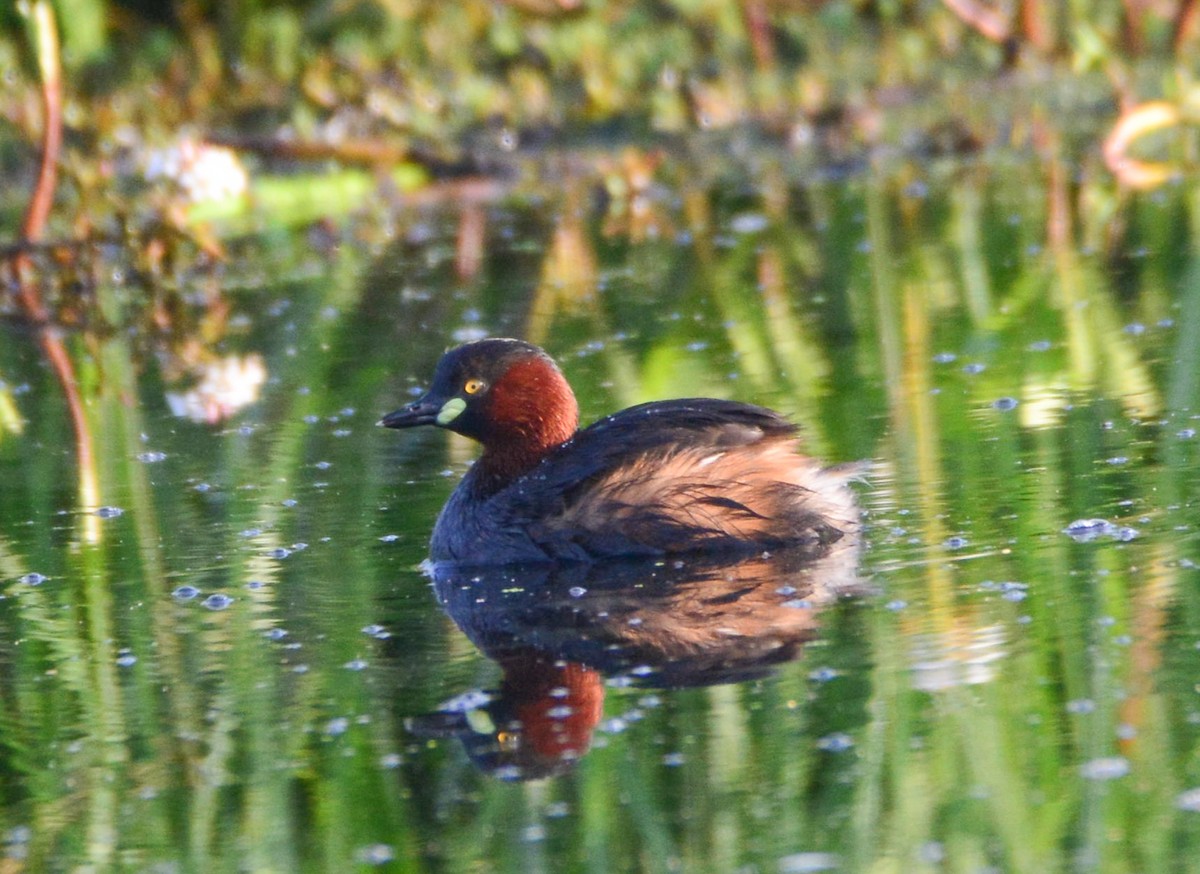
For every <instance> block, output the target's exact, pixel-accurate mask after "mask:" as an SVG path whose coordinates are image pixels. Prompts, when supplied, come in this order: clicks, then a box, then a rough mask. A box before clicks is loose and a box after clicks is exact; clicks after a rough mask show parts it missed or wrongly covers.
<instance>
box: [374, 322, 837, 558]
mask: <svg viewBox="0 0 1200 874" xmlns="http://www.w3.org/2000/svg"><path fill="white" fill-rule="evenodd" d="M578 423H579V407H578V404H577V403H576V401H575V395H574V393H573V392H572V391H571V387H570V386H569V385H568V384H567V381H566V379H565V378H564V377H563V375H562V372H561V371H560V370H559V369H558V366H557V365H556V364H555V363H554V361H553V359H551V358H550V356H549V355H547V354H546V353H545V352H544V351H542V350H541V349H539V348H538V347H537V346H533V345H531V344H529V343H525V342H522V341H520V340H504V339H488V340H479V341H476V342H473V343H467V344H465V345H463V346H459V347H457V348H455V349H451V350H450V351H449V352H447V353H446V354H445V355H443V356H442V359H441V360H440V361H439V362H438V365H437V369H436V370H435V371H434V375H433V385H432V386H431V387H430V388H429V391H428V392H426V393H425V395H424V396H423V397H421V398H420V399H418V400H416V401H414V402H413V403H411V404H409V405H408V406H406V407H403V408H402V409H399V410H396V411H395V412H394V413H389V414H388V415H387V416H385V417H384V418H383V419H382V420H381V421H380V423H379V424H380V425H383V426H385V427H388V428H411V427H414V426H416V425H437V426H438V427H441V428H446V429H447V430H450V431H454V432H456V433H458V434H462V435H464V436H467V437H471V438H473V439H475V440H477V441H479V442H480V443H482V444H483V454H482V455H481V456H480V458H479V460H478V461H477V462H476V463H475V464H474V465H473V466H472V467H471V469H470V470H469V471H468V472H467V475H466V476H465V477H463V480H462V482H460V483H459V484H458V487H457V488H456V489H455V490H454V493H453V494H452V495H451V496H450V499H449V501H447V502H446V506H445V507H443V508H442V512H441V514H440V515H439V516H438V520H437V523H436V524H435V526H434V529H433V539H432V541H431V543H430V557H431V558H432V559H433V560H434V561H460V562H466V563H472V564H510V563H520V562H530V561H534V562H536V561H558V560H581V561H590V560H596V559H601V558H609V557H615V556H636V555H665V554H676V553H687V552H718V551H721V552H735V551H740V552H746V553H750V552H759V551H762V550H769V549H776V548H784V547H792V548H795V547H799V548H801V549H805V550H810V551H811V552H812V554H813V555H814V556H815V555H819V554H821V553H822V552H824V551H825V550H826V548H827V547H828V546H829V545H830V544H832V543H833V542H835V541H837V540H838V539H840V538H841V537H842V536H843V535H845V534H847V533H850V532H853V531H856V530H857V527H858V510H857V506H856V504H855V501H854V495H853V493H852V492H851V490H850V489H849V488H848V487H847V481H848V480H849V479H852V478H853V477H854V476H855V474H856V471H857V467H856V466H854V465H851V466H842V467H835V468H822V467H821V466H820V465H819V464H818V463H817V462H816V461H814V460H813V459H810V458H806V457H805V456H803V455H800V454H798V453H797V452H796V445H795V444H796V441H795V436H796V427H795V426H794V425H793V424H792V423H791V422H789V421H788V420H787V419H785V418H784V417H783V416H781V415H780V414H778V413H776V412H773V411H771V410H768V409H765V408H763V407H757V406H753V405H751V404H743V403H738V402H736V401H724V400H715V399H712V398H690V399H682V400H670V401H654V402H651V403H646V404H639V405H638V406H635V407H630V408H629V409H627V410H623V411H621V412H619V413H614V414H613V415H611V416H608V417H606V418H604V419H601V420H600V421H598V422H596V423H595V424H593V425H591V426H589V427H587V428H584V429H582V430H576V428H577V425H578Z"/></svg>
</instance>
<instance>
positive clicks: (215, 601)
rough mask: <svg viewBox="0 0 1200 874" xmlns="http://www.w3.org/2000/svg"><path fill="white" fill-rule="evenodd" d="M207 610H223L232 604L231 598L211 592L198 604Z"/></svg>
mask: <svg viewBox="0 0 1200 874" xmlns="http://www.w3.org/2000/svg"><path fill="white" fill-rule="evenodd" d="M200 603H201V604H203V605H204V606H205V607H207V608H208V609H209V610H224V609H225V608H226V607H228V606H229V605H230V604H232V603H233V598H231V597H229V596H228V595H225V594H223V593H221V592H213V593H212V594H211V595H209V596H208V597H207V598H205V599H204V600H203V601H201V602H200Z"/></svg>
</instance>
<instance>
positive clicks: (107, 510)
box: [94, 507, 125, 519]
mask: <svg viewBox="0 0 1200 874" xmlns="http://www.w3.org/2000/svg"><path fill="white" fill-rule="evenodd" d="M124 512H125V511H124V510H122V509H121V508H120V507H100V508H98V509H97V510H96V511H95V514H94V515H96V516H99V517H100V518H101V519H115V518H117V517H118V516H120V515H122V514H123V513H124Z"/></svg>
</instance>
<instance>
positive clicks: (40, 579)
mask: <svg viewBox="0 0 1200 874" xmlns="http://www.w3.org/2000/svg"><path fill="white" fill-rule="evenodd" d="M48 579H50V578H49V577H48V576H46V575H45V574H39V573H38V572H37V571H33V572H31V573H27V574H25V575H24V576H20V577H17V582H18V583H24V584H25V585H27V586H40V585H41V584H42V583H44V582H46V580H48Z"/></svg>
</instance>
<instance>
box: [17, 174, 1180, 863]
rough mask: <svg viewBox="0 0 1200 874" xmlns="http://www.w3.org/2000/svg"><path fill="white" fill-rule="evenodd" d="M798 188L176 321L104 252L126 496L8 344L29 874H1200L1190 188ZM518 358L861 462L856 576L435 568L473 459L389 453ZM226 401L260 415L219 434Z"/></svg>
mask: <svg viewBox="0 0 1200 874" xmlns="http://www.w3.org/2000/svg"><path fill="white" fill-rule="evenodd" d="M782 160H783V166H784V167H785V170H784V171H783V172H776V171H775V170H766V171H762V172H760V173H751V174H750V177H749V178H746V177H744V176H739V177H733V176H728V175H722V174H721V173H717V172H712V173H708V172H705V170H704V169H703V168H701V169H696V168H689V167H688V166H687V165H686V164H683V165H680V166H681V168H682V169H674V170H668V171H664V172H666V174H667V178H668V179H669V180H670V182H669V184H664V185H663V186H662V188H661V189H653V190H651V191H649V192H648V193H646V194H645V198H646V199H645V202H643V203H641V205H640V207H639V209H640V210H641V211H640V212H637V211H635V212H630V213H625V212H622V211H621V210H619V209H618V208H617V206H615V205H614V204H612V203H609V202H606V201H605V200H604V199H603V198H599V197H593V196H592V194H591V188H590V187H589V186H590V184H591V183H590V182H589V181H588V180H586V179H585V180H583V181H571V182H569V184H565V185H563V186H561V187H559V188H556V189H552V190H551V191H549V192H547V191H544V190H543V191H539V192H537V193H536V194H534V195H531V194H530V193H529V192H521V191H518V192H517V193H515V194H514V195H513V196H512V197H505V198H501V199H498V200H495V201H488V202H486V203H484V204H483V205H474V206H472V207H470V209H471V210H475V212H470V211H469V210H468V211H466V212H464V211H460V210H458V209H448V208H447V209H443V208H433V209H415V208H414V209H412V210H409V211H401V212H400V213H399V214H397V215H393V216H390V217H389V219H388V220H389V221H390V222H392V223H393V226H392V227H391V228H390V229H389V230H386V231H385V230H381V228H380V227H378V225H377V224H375V223H374V220H373V219H362V220H360V221H361V222H362V223H361V224H356V223H355V222H347V223H346V224H345V225H339V226H336V227H324V228H319V229H317V230H316V231H312V232H296V233H292V232H287V233H284V232H277V233H274V234H271V235H268V236H265V237H251V238H247V239H245V240H243V241H241V242H240V243H238V244H236V245H234V246H231V249H230V253H229V258H228V260H227V261H226V262H225V263H224V264H223V265H221V266H219V267H208V268H205V267H202V266H201V267H197V268H196V269H195V270H194V271H192V272H188V273H184V274H182V275H180V276H179V277H177V278H176V279H175V280H174V281H175V282H176V283H177V284H176V285H175V286H174V289H173V292H172V293H175V294H178V295H179V296H180V299H181V300H183V301H184V302H185V304H186V307H184V309H183V310H182V311H181V314H180V315H178V316H176V320H175V322H174V323H173V324H172V325H171V329H170V330H162V331H156V330H154V329H153V328H151V327H149V326H148V325H147V323H146V322H144V321H143V322H139V321H137V319H136V318H132V317H131V318H132V321H131V322H130V323H129V324H131V325H133V327H132V328H128V327H126V326H125V323H124V322H123V321H122V320H121V318H119V317H115V316H113V315H112V314H113V312H114V309H113V308H114V307H116V308H118V309H120V308H121V307H123V306H124V307H128V308H129V309H131V310H132V309H135V307H134V305H133V303H132V302H134V301H137V300H138V299H139V295H141V294H143V289H142V287H141V286H139V285H137V284H136V280H137V277H136V275H133V274H131V272H130V271H128V270H126V269H125V265H123V264H122V262H121V259H120V257H119V256H118V257H116V259H115V260H116V263H115V264H107V262H106V269H105V270H104V271H103V272H102V274H101V278H100V281H99V282H98V284H97V286H96V288H95V289H93V290H92V292H91V293H94V295H95V297H96V301H97V305H98V306H100V307H101V308H102V310H103V311H104V312H105V313H107V314H108V315H109V319H110V321H108V322H106V323H104V324H90V325H88V326H87V327H85V328H72V329H70V330H69V331H68V333H67V339H68V344H69V348H70V350H71V352H72V355H73V358H74V360H75V361H76V363H77V367H78V368H79V371H80V379H81V383H82V386H83V390H84V393H85V397H86V399H87V404H88V420H89V422H90V424H91V428H92V433H93V438H94V442H95V446H96V448H97V453H96V454H97V472H96V473H97V479H98V483H99V501H97V502H96V503H95V505H89V506H82V507H81V506H80V503H79V498H78V495H79V490H78V471H77V467H76V463H75V452H74V442H73V438H72V431H71V427H70V424H69V421H68V418H67V414H66V410H65V408H64V404H63V400H62V395H61V392H60V391H59V389H58V386H57V385H56V383H55V381H54V378H53V376H52V374H51V373H50V371H49V370H47V369H46V367H45V366H44V365H43V364H42V363H41V361H40V359H39V357H38V354H37V352H36V347H34V345H33V344H32V342H31V340H30V332H29V331H28V329H27V328H25V327H24V326H22V325H20V324H19V323H17V322H15V321H10V322H7V323H5V324H4V325H3V326H2V328H0V330H3V335H4V339H3V341H2V342H0V379H2V380H3V382H2V385H3V391H2V394H0V398H2V399H3V402H4V403H5V404H7V405H9V407H10V408H11V409H12V410H15V411H16V414H17V416H16V417H12V418H10V419H4V420H3V421H5V422H7V423H8V424H7V425H6V428H7V429H8V430H7V431H6V432H4V433H3V434H2V436H0V495H2V496H3V497H2V500H0V579H2V580H3V600H2V601H0V629H2V631H0V675H2V680H0V695H3V701H4V703H3V712H4V728H3V731H2V732H0V750H2V753H0V757H2V758H0V762H2V768H3V773H4V774H5V775H6V779H5V780H4V781H3V783H2V788H0V799H2V806H0V827H2V828H3V830H4V832H3V833H4V836H5V837H4V840H5V848H4V852H5V853H6V854H7V855H8V856H9V857H11V858H13V859H24V860H26V863H25V864H26V865H27V866H28V867H29V868H30V870H33V869H38V870H66V869H71V868H74V867H76V866H86V865H94V866H97V867H100V868H103V867H109V866H113V867H117V868H121V869H128V870H151V871H168V870H196V871H220V870H231V871H232V870H255V871H272V870H275V871H296V870H314V871H315V870H349V869H351V868H353V867H354V866H359V867H362V868H364V869H367V868H374V867H377V868H379V869H381V870H396V871H401V870H420V871H425V870H430V871H465V870H496V871H518V870H519V871H576V870H578V871H585V870H586V871H621V870H650V871H659V870H662V871H670V870H685V871H714V872H730V871H789V872H795V871H818V870H839V871H859V870H892V869H893V868H895V869H903V870H940V869H952V870H968V871H981V870H1012V871H1051V870H1086V871H1092V870H1098V871H1127V870H1128V871H1135V870H1136V871H1145V870H1187V868H1188V866H1189V864H1190V860H1191V859H1192V858H1194V855H1195V853H1196V852H1197V851H1198V848H1197V843H1198V838H1200V826H1198V823H1200V814H1197V813H1196V811H1197V810H1200V768H1198V766H1197V760H1196V756H1195V750H1196V741H1197V734H1198V730H1200V729H1198V725H1200V709H1198V708H1197V704H1196V692H1195V676H1196V670H1197V668H1198V667H1200V664H1198V662H1200V601H1198V600H1197V595H1196V593H1197V592H1200V586H1198V585H1197V584H1198V583H1200V577H1198V576H1197V575H1198V574H1200V570H1197V564H1196V562H1197V561H1200V557H1198V556H1197V554H1196V553H1197V534H1196V530H1197V529H1196V525H1197V518H1196V513H1195V509H1194V506H1193V502H1194V495H1195V494H1196V486H1197V476H1198V473H1200V465H1198V462H1197V458H1196V454H1197V452H1196V446H1197V437H1196V432H1197V429H1198V428H1200V425H1198V424H1197V422H1198V421H1200V419H1198V417H1197V412H1196V398H1197V392H1198V388H1197V373H1198V372H1200V370H1198V368H1197V364H1198V362H1197V352H1196V349H1197V348H1198V347H1197V344H1196V341H1195V338H1196V337H1197V336H1200V263H1198V261H1197V255H1196V246H1195V243H1194V240H1195V235H1196V227H1197V225H1196V223H1195V218H1194V217H1195V216H1196V215H1197V212H1196V207H1197V200H1196V191H1195V186H1194V185H1192V184H1191V183H1184V184H1179V185H1175V186H1173V187H1171V188H1169V189H1167V190H1165V191H1160V192H1158V193H1154V194H1151V195H1143V196H1140V197H1139V198H1135V199H1134V202H1132V203H1126V204H1124V205H1123V206H1122V209H1123V210H1124V213H1123V215H1124V217H1125V223H1124V225H1123V226H1122V228H1121V230H1120V233H1117V234H1115V235H1111V236H1110V237H1109V238H1107V239H1101V238H1100V235H1099V234H1097V233H1096V222H1097V219H1096V218H1095V217H1094V216H1092V215H1090V214H1088V213H1087V212H1086V211H1085V210H1076V209H1073V208H1068V209H1067V210H1066V213H1061V212H1060V213H1056V212H1055V210H1056V209H1059V210H1061V209H1062V208H1063V207H1062V204H1063V203H1064V202H1065V201H1064V200H1063V197H1065V194H1064V192H1063V191H1060V190H1057V189H1056V188H1055V186H1056V185H1065V184H1066V183H1065V182H1063V178H1064V177H1063V175H1062V174H1058V175H1055V174H1047V175H1046V176H1044V177H1043V175H1042V171H1041V168H1040V166H1039V165H1037V164H1035V163H1034V162H1027V161H1025V160H1024V159H1023V158H1021V157H1019V156H1007V157H1006V156H1000V157H998V159H997V160H996V161H995V162H994V163H989V164H988V165H986V166H982V165H976V164H973V163H962V164H958V163H955V164H945V165H940V164H939V165H934V166H913V167H901V168H895V167H890V168H877V169H871V170H863V172H861V173H858V174H855V175H852V176H850V177H848V178H838V179H828V180H822V179H817V180H815V181H814V180H813V179H802V178H799V175H798V174H791V173H789V172H787V171H786V158H785V159H782ZM764 163H766V164H768V165H770V163H771V162H764ZM671 166H673V165H670V164H668V167H671ZM672 174H673V175H672ZM679 180H685V181H679ZM1082 184H1083V185H1085V186H1086V185H1092V186H1094V187H1095V192H1094V193H1098V194H1106V193H1107V194H1111V189H1110V188H1106V187H1105V186H1106V185H1108V184H1109V183H1106V182H1103V181H1101V182H1096V181H1089V180H1087V179H1085V180H1084V182H1083V183H1082ZM1089 190H1090V189H1089ZM1060 195H1061V196H1060ZM1079 200H1080V201H1082V200H1083V198H1082V197H1081V198H1080V199H1079ZM1073 202H1074V201H1073ZM1056 204H1057V206H1056ZM479 222H482V227H483V229H484V231H483V245H481V246H477V247H473V246H471V245H469V244H468V243H469V234H468V233H467V230H464V229H471V228H475V229H477V228H478V227H480V225H479ZM1056 222H1057V223H1058V224H1055V223H1056ZM1062 222H1066V224H1067V228H1068V229H1067V232H1066V233H1065V234H1064V233H1063V232H1062V224H1061V223H1062ZM218 298H219V300H220V301H221V306H218V305H217V303H216V301H217V300H218ZM226 305H227V309H223V307H225V306H226ZM105 308H106V309H105ZM490 334H496V335H513V336H521V337H525V338H527V339H531V340H533V341H535V342H538V343H541V344H543V345H544V346H546V348H547V349H548V350H549V351H550V352H551V353H552V354H553V355H554V356H555V357H556V358H557V359H558V360H559V361H560V362H561V364H562V366H563V369H564V371H565V372H566V374H567V376H568V378H569V379H570V380H571V382H572V383H573V384H574V386H575V387H576V390H577V392H578V394H579V396H580V400H581V406H582V409H583V418H584V420H585V421H591V420H593V419H595V418H598V417H600V416H601V415H603V414H604V413H606V412H609V411H611V410H614V409H617V408H620V407H623V406H626V405H629V404H632V403H636V402H639V401H643V400H649V399H654V398H665V397H673V396H687V395H714V396H721V397H730V398H737V399H740V400H745V401H751V402H756V403H762V404H766V405H769V406H772V407H775V408H777V409H780V410H782V411H783V412H785V413H787V414H788V415H790V416H792V417H793V418H794V419H795V420H796V421H798V422H799V423H801V424H802V425H803V427H804V441H805V444H806V446H807V447H808V449H809V451H811V452H812V453H813V454H816V455H818V456H820V457H822V458H825V459H827V460H828V461H829V462H830V463H836V462H844V461H852V460H857V459H869V460H870V461H871V465H872V473H871V475H870V477H869V478H868V482H865V483H864V484H863V485H862V486H861V488H860V491H859V493H860V497H861V502H862V505H863V509H864V513H865V517H864V518H865V528H864V533H863V536H862V539H861V543H859V542H855V543H854V544H852V547H853V548H852V549H850V548H848V549H847V550H846V551H845V552H843V553H841V554H839V555H838V556H836V557H835V559H834V560H831V561H830V562H826V563H825V566H817V567H812V566H802V567H796V566H793V565H788V564H787V563H786V561H784V560H783V559H781V558H778V557H772V558H771V559H763V560H761V561H759V562H756V563H752V565H750V566H744V567H739V568H718V569H715V570H714V569H713V568H709V567H701V568H695V567H675V566H673V565H672V564H671V563H667V564H665V565H662V566H660V567H657V568H653V567H652V568H650V569H647V568H637V569H635V570H634V571H628V569H609V570H607V571H604V572H595V573H593V574H591V575H589V574H582V575H581V576H578V577H576V576H572V575H571V574H570V573H567V574H565V575H562V576H556V575H551V577H550V578H539V577H536V576H532V577H521V578H513V579H506V578H504V577H501V578H499V579H496V578H491V577H487V576H482V577H481V578H480V579H479V580H473V579H466V580H462V579H440V580H431V579H430V578H429V577H428V576H426V574H425V573H423V572H422V570H421V568H420V563H421V561H422V559H423V558H424V556H425V545H426V542H427V538H428V534H429V531H430V529H431V527H432V523H433V520H434V518H435V516H436V514H437V511H438V508H439V507H440V506H441V504H442V502H443V501H444V500H445V498H446V497H447V496H448V494H449V493H450V491H451V489H452V488H453V486H454V483H455V482H456V481H457V479H458V477H459V476H460V475H461V474H462V472H463V470H465V468H466V466H467V465H468V464H469V463H470V460H471V458H472V457H473V452H474V449H473V448H472V447H471V446H470V445H469V444H468V443H467V442H465V441H462V440H460V439H458V438H455V437H452V436H449V435H446V434H442V433H412V432H404V433H396V432H388V431H384V430H383V429H379V428H376V427H375V425H374V423H375V422H376V420H377V419H378V418H379V416H380V415H381V414H382V413H385V412H387V411H389V410H391V409H394V408H395V407H396V406H398V405H400V404H401V403H403V402H405V401H407V399H408V398H409V397H410V396H411V395H412V393H413V392H414V391H416V390H418V389H419V388H420V387H421V386H422V385H423V384H424V383H425V381H426V380H428V378H429V376H430V375H431V373H432V368H433V365H434V363H435V361H436V360H437V358H438V356H439V355H440V353H441V352H442V350H443V349H444V348H445V347H446V346H447V345H449V344H452V343H454V342H458V341H461V340H464V339H470V338H474V337H478V336H484V335H490ZM196 337H200V338H202V339H201V340H200V341H199V345H197V343H196V342H193V341H194V339H195V338H196ZM218 367H227V368H229V369H230V370H229V372H230V373H232V374H234V375H233V376H231V377H230V379H231V381H232V382H233V383H235V384H239V385H245V384H249V383H255V384H256V385H257V383H258V381H261V385H258V386H257V387H258V391H259V395H258V399H257V400H256V401H255V402H253V403H251V404H249V405H247V406H245V407H243V408H239V409H237V410H234V409H233V406H235V404H234V403H233V402H232V401H229V402H228V403H229V409H226V408H225V407H223V406H222V403H225V401H220V400H213V398H212V397H208V399H207V400H204V399H203V398H200V399H197V397H196V396H194V395H193V396H191V398H192V399H191V400H190V401H189V400H187V396H186V391H187V390H188V388H189V387H193V388H194V386H195V384H196V383H197V382H198V381H199V380H200V379H202V377H203V375H204V374H206V373H211V372H213V370H214V369H215V368H218ZM172 393H173V394H175V395H177V396H178V397H177V398H176V400H175V402H174V411H173V407H172V403H171V401H170V400H169V398H168V394H172ZM221 397H224V396H221ZM189 404H191V406H190V407H189ZM189 410H191V412H192V414H193V415H194V416H195V417H196V418H198V419H201V420H203V419H208V420H210V421H192V420H191V419H189V418H187V413H188V411H189ZM18 417H19V418H18ZM18 424H20V428H18ZM850 546H851V545H850V544H847V547H850ZM731 586H732V587H733V588H732V590H731V588H730V587H731ZM731 592H735V593H736V594H731ZM730 605H733V607H731V606H730ZM734 608H736V610H734ZM722 610H724V611H725V612H721V611H722ZM735 613H736V615H735ZM456 622H457V623H459V625H461V628H460V627H459V625H456ZM739 623H740V624H739ZM731 641H732V643H731Z"/></svg>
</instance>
